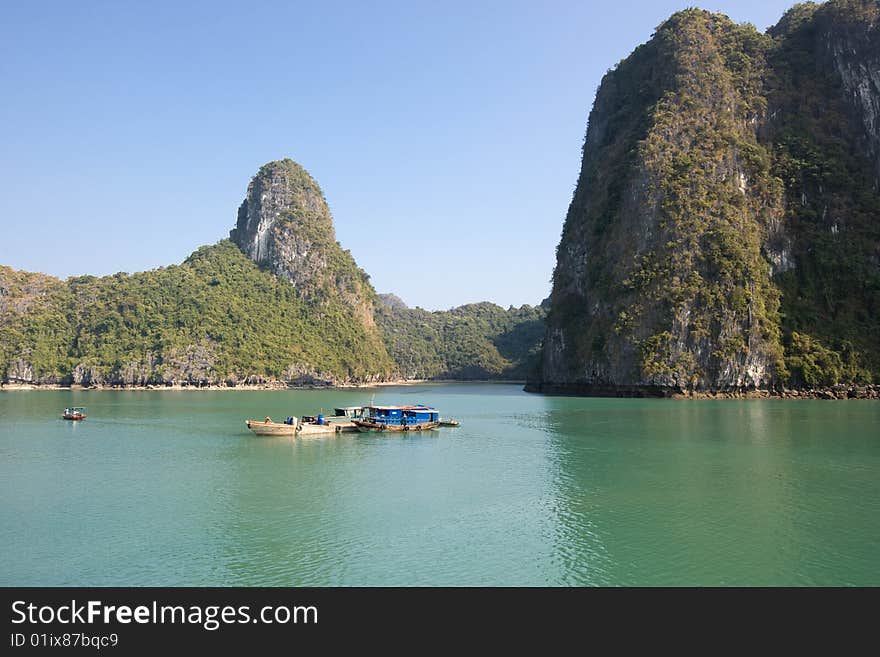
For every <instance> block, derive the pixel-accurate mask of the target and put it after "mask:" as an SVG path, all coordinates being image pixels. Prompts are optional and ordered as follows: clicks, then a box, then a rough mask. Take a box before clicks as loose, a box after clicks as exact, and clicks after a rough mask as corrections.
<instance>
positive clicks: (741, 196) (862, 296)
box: [532, 0, 880, 394]
mask: <svg viewBox="0 0 880 657" xmlns="http://www.w3.org/2000/svg"><path fill="white" fill-rule="evenodd" d="M878 13H880V8H878V4H877V3H876V2H867V1H865V0H838V1H836V2H835V1H832V2H829V3H826V4H824V5H821V6H817V5H813V4H811V3H806V4H804V5H798V6H796V7H795V8H793V9H792V10H791V11H790V12H788V13H787V14H786V16H785V17H784V18H783V20H782V21H780V24H779V25H778V26H777V27H776V28H773V29H771V30H770V31H769V33H768V34H766V35H765V34H759V33H758V32H757V31H755V30H754V29H753V28H752V27H751V26H748V25H740V26H738V25H735V24H733V23H732V22H731V21H730V20H729V19H727V18H726V17H723V16H720V15H712V14H709V13H708V12H704V11H700V10H687V11H684V12H679V13H678V14H675V15H674V16H673V17H672V18H670V19H669V20H668V21H667V22H666V23H664V24H663V25H662V26H661V27H660V28H658V31H657V33H656V34H655V36H654V37H653V38H652V40H651V41H650V42H648V43H647V44H645V45H643V46H640V47H639V48H638V49H637V50H636V51H635V52H634V53H633V54H632V55H631V56H630V57H629V58H627V59H626V60H624V61H623V62H622V63H621V64H620V65H619V66H618V67H617V68H616V69H615V70H613V71H611V72H609V73H608V74H607V75H606V77H605V78H604V80H603V82H602V85H601V87H600V89H599V91H598V94H597V97H596V102H595V105H594V108H593V111H592V113H591V114H590V120H589V128H588V131H587V138H586V142H585V145H584V154H583V164H582V169H581V175H580V178H579V181H578V185H577V188H576V191H575V194H574V198H573V200H572V203H571V206H570V208H569V212H568V215H567V217H566V221H565V226H564V229H563V234H562V239H561V241H560V244H559V247H558V250H557V267H556V271H555V273H554V287H553V293H552V296H551V310H550V313H549V316H548V327H547V333H546V335H545V341H544V350H543V362H542V371H541V375H540V380H539V381H537V382H535V383H534V384H533V385H532V389H546V390H550V389H554V388H555V389H567V390H570V391H583V392H588V393H589V392H591V391H593V392H603V391H614V390H616V391H617V392H621V391H623V392H627V391H629V392H633V393H634V394H635V393H637V392H638V391H639V390H642V391H645V390H648V391H669V390H680V389H692V390H731V389H743V388H746V389H748V388H765V387H768V386H773V385H776V384H778V383H780V382H782V381H784V380H786V378H787V377H788V376H789V373H790V372H789V370H788V369H787V360H786V359H784V357H783V348H784V345H786V344H787V342H788V341H789V340H790V339H791V336H792V335H793V333H792V332H793V331H803V330H804V329H805V328H806V329H809V332H810V333H811V334H812V335H816V336H820V337H821V339H822V341H824V342H825V343H826V344H832V345H834V348H835V349H838V348H839V349H840V350H841V354H843V353H850V352H851V351H852V345H851V344H849V345H847V344H841V341H842V338H846V339H847V340H850V339H851V340H852V342H853V343H855V344H856V347H857V348H858V349H860V350H861V354H862V356H863V357H864V358H865V359H866V362H867V361H870V360H871V359H872V358H873V359H874V360H875V361H876V359H877V355H878V354H877V351H878V342H877V339H876V337H880V335H878V330H877V325H878V322H877V320H876V317H877V313H876V309H877V308H878V306H880V276H878V271H880V269H878V267H877V264H878V263H877V259H878V254H880V239H878V237H880V235H878V224H877V222H876V216H877V211H878V209H880V197H878V196H877V192H876V187H877V184H876V171H877V170H880V169H878V167H877V163H878V153H880V139H878V135H880V122H878V116H880V112H878V108H880V93H878V90H880V84H878V82H880V73H878V71H880V66H878V60H880V38H878V29H877V19H878ZM825 116H827V117H829V118H828V119H823V118H817V117H825ZM851 153H856V155H851ZM859 153H861V155H858V154H859ZM860 158H861V159H860ZM864 172H868V173H870V177H871V178H873V179H874V180H873V181H872V180H871V179H863V177H862V174H863V173H864ZM844 235H845V237H843V236H844ZM847 239H848V240H851V242H849V244H847V242H846V241H845V240H847ZM780 308H781V309H782V311H783V312H784V315H780V313H779V309H780ZM870 316H873V317H874V318H875V319H874V320H869V319H866V317H870ZM875 336H876V337H875ZM786 357H787V354H786ZM793 362H795V361H793ZM796 362H798V363H801V364H802V361H796ZM875 364H876V362H875ZM853 371H854V370H853Z"/></svg>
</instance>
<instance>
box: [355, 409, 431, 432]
mask: <svg viewBox="0 0 880 657" xmlns="http://www.w3.org/2000/svg"><path fill="white" fill-rule="evenodd" d="M352 424H354V426H356V427H357V429H358V431H362V432H364V433H366V432H370V431H377V432H384V431H392V432H395V433H397V432H404V431H427V430H429V429H434V428H435V427H437V426H439V425H440V414H439V413H438V412H437V409H434V408H430V407H428V406H421V405H418V406H365V407H364V411H363V416H362V417H360V418H358V419H355V420H352Z"/></svg>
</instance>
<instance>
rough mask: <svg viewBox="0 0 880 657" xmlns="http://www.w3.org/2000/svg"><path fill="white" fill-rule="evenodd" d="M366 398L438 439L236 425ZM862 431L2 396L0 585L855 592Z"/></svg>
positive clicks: (625, 404)
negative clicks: (421, 422)
mask: <svg viewBox="0 0 880 657" xmlns="http://www.w3.org/2000/svg"><path fill="white" fill-rule="evenodd" d="M373 395H375V401H376V402H377V403H378V402H388V403H393V402H401V403H414V402H424V403H429V404H433V405H436V406H437V407H438V408H439V409H440V410H441V412H442V413H443V415H445V416H452V417H455V418H457V419H459V420H461V422H462V426H461V427H460V428H457V429H441V430H437V431H432V432H428V433H425V434H413V435H406V436H405V437H396V436H393V437H392V436H385V435H368V434H342V435H340V436H339V437H332V438H329V439H324V438H310V439H301V438H256V437H254V436H253V435H251V434H250V432H248V431H247V429H246V428H245V426H244V423H243V420H244V419H245V418H248V417H252V418H257V419H262V418H264V417H265V416H266V415H271V416H272V417H273V418H276V419H281V418H283V417H286V416H287V415H303V414H314V413H316V412H318V411H319V409H320V408H321V407H323V408H324V409H325V410H329V409H330V408H332V407H333V406H339V405H355V404H362V403H365V402H368V401H369V399H370V397H371V396H373ZM74 404H75V405H84V406H86V407H87V412H88V414H89V418H88V419H87V420H85V421H84V422H82V423H71V422H65V421H63V420H61V419H59V417H58V416H59V414H60V411H61V410H62V409H63V408H64V407H65V406H69V405H74ZM878 427H880V404H878V403H876V402H870V401H855V400H853V401H843V402H822V401H775V400H754V401H752V400H750V401H734V400H723V401H668V400H626V399H578V398H565V397H544V396H539V395H531V394H526V393H523V392H521V390H520V388H519V386H514V385H498V384H494V385H493V384H458V385H425V386H412V387H399V388H380V389H375V390H364V389H361V390H356V389H355V390H336V391H279V392H268V391H229V392H227V391H222V392H197V391H192V392H173V391H156V392H152V391H151V392H116V391H79V392H71V391H57V392H54V391H52V392H50V391H33V392H30V391H20V392H17V391H8V392H2V393H0V493H2V500H3V501H2V508H0V548H2V554H3V560H2V566H0V584H2V585H218V586H223V585H437V584H450V585H456V584H462V585H590V584H599V585H691V584H697V585H768V584H769V585H851V584H854V585H868V584H872V585H878V584H880V429H878Z"/></svg>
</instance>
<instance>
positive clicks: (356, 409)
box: [333, 406, 364, 420]
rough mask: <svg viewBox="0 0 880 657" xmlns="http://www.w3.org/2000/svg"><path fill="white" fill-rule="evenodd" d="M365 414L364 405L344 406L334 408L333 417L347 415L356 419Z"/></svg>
mask: <svg viewBox="0 0 880 657" xmlns="http://www.w3.org/2000/svg"><path fill="white" fill-rule="evenodd" d="M363 416H364V409H363V407H362V406H343V407H342V408H334V409H333V417H346V418H348V419H350V420H356V419H358V418H361V417H363Z"/></svg>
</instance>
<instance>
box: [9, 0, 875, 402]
mask: <svg viewBox="0 0 880 657" xmlns="http://www.w3.org/2000/svg"><path fill="white" fill-rule="evenodd" d="M878 13H880V10H878V7H877V4H876V3H874V2H855V1H846V2H844V1H837V2H829V3H827V4H824V5H815V4H812V3H806V4H801V5H797V6H795V7H794V8H792V9H791V10H790V11H788V13H786V14H785V15H784V16H783V17H782V19H781V20H780V21H779V23H778V24H777V25H775V26H774V27H772V28H771V29H769V30H768V31H767V32H766V33H761V32H759V31H757V30H756V29H755V28H754V27H752V26H751V25H748V24H743V25H738V24H735V23H734V22H732V21H731V20H729V19H728V18H726V17H725V16H723V15H719V14H712V13H709V12H706V11H702V10H699V9H690V10H686V11H682V12H680V13H677V14H675V15H673V16H672V17H671V18H669V19H668V20H667V21H666V22H664V23H663V24H662V25H661V26H660V27H659V28H658V29H657V31H656V33H655V34H654V35H653V37H652V38H651V39H650V40H649V41H648V42H647V43H645V44H643V45H641V46H639V47H638V48H636V50H635V51H634V52H633V53H632V54H631V55H630V56H629V57H627V58H626V59H624V60H623V61H622V62H620V63H619V64H618V65H617V66H615V67H614V68H613V69H612V70H611V71H609V72H608V73H607V75H606V76H605V78H604V79H603V81H602V84H601V86H600V88H599V90H598V93H597V95H596V100H595V104H594V106H593V109H592V112H591V113H590V116H589V127H588V129H587V132H586V141H585V144H584V148H583V160H582V166H581V171H580V176H579V178H578V181H577V187H576V189H575V192H574V196H573V199H572V201H571V205H570V208H569V210H568V214H567V216H566V217H565V218H564V219H565V220H564V224H562V223H561V229H562V237H561V240H560V242H559V246H558V249H557V264H556V269H555V272H554V275H553V282H552V294H551V295H550V297H549V299H548V300H545V301H543V302H542V300H541V299H536V300H535V305H534V306H523V307H521V308H513V307H511V308H508V309H503V308H501V307H499V306H496V305H494V304H492V303H489V302H486V303H481V304H473V305H468V306H462V307H460V308H455V309H452V310H449V311H444V312H428V311H424V310H421V309H418V308H415V309H413V308H408V307H406V305H405V304H404V303H403V302H401V301H400V300H399V299H397V298H396V297H394V296H393V294H377V293H376V290H374V289H373V287H372V285H371V284H370V278H369V276H368V274H367V273H366V272H364V271H363V270H361V269H360V268H359V267H358V266H357V264H356V262H355V260H354V258H353V257H352V255H351V253H350V252H349V251H347V250H345V249H344V248H343V246H340V244H339V243H338V242H337V241H336V237H335V234H334V228H333V223H332V218H331V216H330V212H329V210H328V207H327V204H326V202H325V198H324V195H323V193H322V191H321V189H320V188H319V186H318V184H317V182H316V181H315V180H314V179H313V178H312V177H311V176H310V175H309V174H308V172H307V171H306V170H305V169H304V168H303V167H302V166H300V165H299V164H297V163H295V162H294V161H292V160H289V159H284V160H280V161H276V162H270V163H268V164H266V165H265V166H263V167H262V168H261V169H260V170H259V171H258V172H257V174H256V175H255V176H254V177H253V179H252V180H251V181H250V184H249V185H248V187H247V194H246V197H245V199H244V201H243V202H242V204H241V207H240V208H239V210H238V217H237V221H236V222H235V226H234V228H233V229H232V230H231V232H230V237H229V240H224V241H222V242H220V243H218V244H215V245H213V246H207V247H202V248H200V249H198V250H197V251H195V252H194V253H193V254H192V255H191V256H190V257H189V258H187V259H186V261H185V262H183V263H182V264H180V265H172V266H168V267H164V268H160V269H157V270H153V271H147V272H142V273H135V274H123V273H120V274H117V275H114V276H107V277H102V278H96V277H94V276H88V275H84V276H77V277H72V278H69V279H67V280H64V281H62V280H58V279H55V278H52V277H50V276H46V275H43V274H39V273H28V272H23V271H15V270H12V269H10V268H9V267H3V268H0V378H2V381H3V383H4V384H6V385H16V384H17V385H34V386H45V385H62V386H67V385H77V386H118V387H127V386H181V385H185V386H194V387H203V386H226V387H235V386H242V385H282V386H284V385H291V384H293V385H302V384H324V385H342V384H358V383H374V382H381V381H393V380H406V379H510V380H523V381H527V388H526V389H527V390H530V391H542V392H564V393H575V394H587V395H591V394H597V395H624V396H630V395H634V396H642V395H649V396H653V395H661V396H663V395H673V394H688V393H698V394H704V393H709V394H712V393H733V394H736V393H741V392H750V391H766V392H767V393H768V394H792V395H798V394H801V393H799V392H798V391H804V394H810V393H807V392H806V391H814V394H821V395H823V396H829V397H830V396H837V397H872V396H876V395H877V390H876V389H875V388H874V387H873V385H872V383H873V382H874V381H877V380H878V379H880V191H878V188H880V73H878V71H880V55H878V52H880V32H878V29H880V28H878V22H877V21H878ZM331 193H332V190H331ZM230 214H232V213H230ZM561 220H562V217H560V222H561ZM221 221H222V218H221ZM389 292H393V290H391V291H389ZM817 391H818V392H817Z"/></svg>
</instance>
